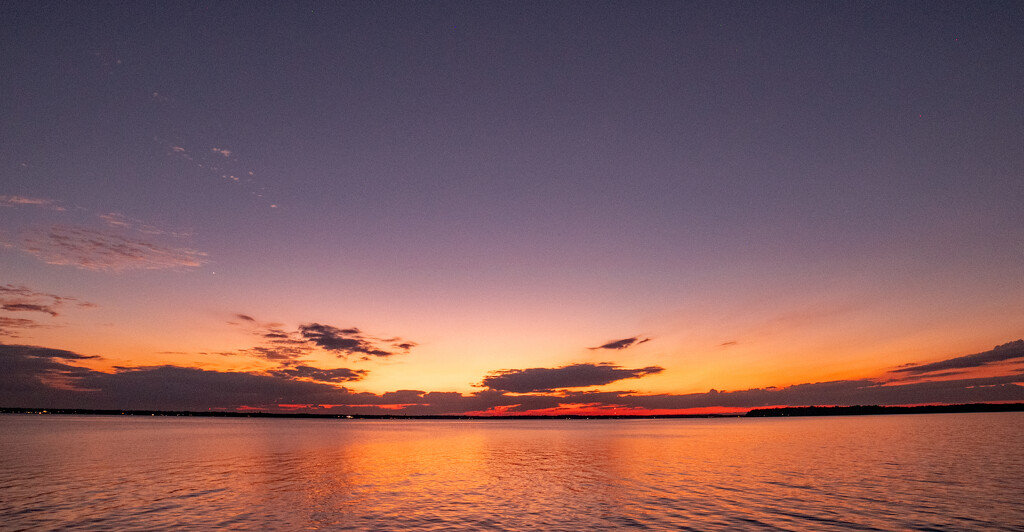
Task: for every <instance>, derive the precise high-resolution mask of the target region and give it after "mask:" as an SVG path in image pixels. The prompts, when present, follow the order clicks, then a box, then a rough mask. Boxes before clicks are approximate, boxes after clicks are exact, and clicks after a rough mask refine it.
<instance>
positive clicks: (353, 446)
mask: <svg viewBox="0 0 1024 532" xmlns="http://www.w3.org/2000/svg"><path fill="white" fill-rule="evenodd" d="M1022 417H1024V414H1021V413H994V414H934V415H903V416H862V417H829V418H790V419H687V420H680V419H675V420H490V421H412V420H403V421H397V420H390V421H387V420H377V421H371V420H350V421H347V420H295V419H226V418H206V419H196V418H161V417H156V418H140V417H128V418H126V417H120V416H118V417H89V416H24V415H4V416H0V429H2V430H0V446H2V448H3V449H4V453H3V454H2V455H0V479H2V480H0V492H2V493H3V494H4V496H3V497H2V499H0V520H2V522H4V523H5V526H6V527H11V529H57V528H60V529H80V530H96V529H119V530H142V529H145V530H172V529H182V528H188V529H209V528H223V529H267V530H274V529H277V530H298V529H325V530H452V529H488V530H617V529H623V528H639V529H653V530H735V529H785V530H806V531H812V530H814V531H818V530H850V529H860V530H894V529H921V530H923V529H928V530H1015V529H1016V530H1019V528H1017V527H1019V525H1020V523H1022V522H1024V509H1022V508H1021V506H1020V504H1019V501H1020V498H1021V495H1022V494H1024V481H1022V480H1021V478H1020V474H1019V473H1020V471H1022V470H1024V456H1022V454H1021V453H1020V448H1019V445H1018V442H1019V441H1021V438H1022V437H1024V422H1022V421H1024V419H1022Z"/></svg>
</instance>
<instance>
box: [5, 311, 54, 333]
mask: <svg viewBox="0 0 1024 532" xmlns="http://www.w3.org/2000/svg"><path fill="white" fill-rule="evenodd" d="M41 327H46V325H43V324H42V323H39V322H37V321H35V320H30V319H28V318H10V317H7V316H0V336H6V337H8V338H17V337H18V333H17V331H18V330H21V329H38V328H41Z"/></svg>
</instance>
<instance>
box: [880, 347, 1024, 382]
mask: <svg viewBox="0 0 1024 532" xmlns="http://www.w3.org/2000/svg"><path fill="white" fill-rule="evenodd" d="M1012 360H1024V339H1021V340H1016V341H1013V342H1008V343H1005V344H1002V345H997V346H996V347H994V348H992V349H991V350H989V351H983V352H981V353H975V354H973V355H964V356H961V357H955V358H950V359H946V360H941V361H939V362H932V363H930V364H921V365H910V366H903V367H900V368H898V369H894V370H892V371H893V373H910V374H912V375H921V374H925V373H932V372H936V371H947V370H956V369H971V368H979V367H982V366H988V365H992V364H998V363H1000V362H1008V361H1012ZM933 376H934V375H933Z"/></svg>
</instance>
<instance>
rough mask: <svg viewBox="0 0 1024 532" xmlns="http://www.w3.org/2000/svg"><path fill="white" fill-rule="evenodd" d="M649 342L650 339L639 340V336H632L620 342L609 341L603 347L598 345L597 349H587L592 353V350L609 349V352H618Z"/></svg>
mask: <svg viewBox="0 0 1024 532" xmlns="http://www.w3.org/2000/svg"><path fill="white" fill-rule="evenodd" d="M650 341H651V339H650V338H640V337H639V336H634V337H632V338H623V339H621V340H611V341H609V342H607V343H605V344H604V345H599V346H597V347H588V348H587V349H590V350H592V351H593V350H597V349H609V350H615V351H618V350H622V349H626V348H628V347H633V346H635V345H640V344H642V343H644V342H650Z"/></svg>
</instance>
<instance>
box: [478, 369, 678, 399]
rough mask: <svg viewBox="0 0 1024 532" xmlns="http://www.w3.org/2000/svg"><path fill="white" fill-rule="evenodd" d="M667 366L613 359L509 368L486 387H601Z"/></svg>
mask: <svg viewBox="0 0 1024 532" xmlns="http://www.w3.org/2000/svg"><path fill="white" fill-rule="evenodd" d="M662 371H664V368H660V367H658V366H648V367H646V368H637V369H626V368H623V367H621V366H617V365H615V364H612V363H609V362H602V363H598V364H573V365H570V366H563V367H560V368H530V369H506V370H501V371H497V372H494V373H492V374H490V375H488V376H487V377H484V380H483V382H482V383H481V384H482V385H483V386H486V387H488V388H490V389H492V390H501V391H505V392H512V393H531V392H550V391H553V390H556V389H560V388H580V387H583V386H600V385H603V384H609V383H612V382H615V381H619V380H623V379H635V378H639V377H643V376H644V375H653V374H655V373H661V372H662Z"/></svg>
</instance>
